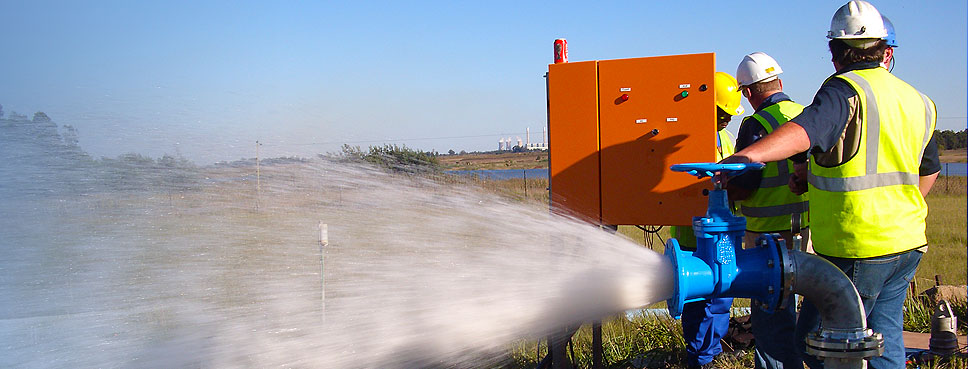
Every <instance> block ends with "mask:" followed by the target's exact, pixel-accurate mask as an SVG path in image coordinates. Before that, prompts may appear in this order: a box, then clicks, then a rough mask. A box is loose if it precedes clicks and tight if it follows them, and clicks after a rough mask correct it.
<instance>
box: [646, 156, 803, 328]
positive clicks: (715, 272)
mask: <svg viewBox="0 0 968 369" xmlns="http://www.w3.org/2000/svg"><path fill="white" fill-rule="evenodd" d="M763 166H764V165H763V164H762V163H750V164H715V163H689V164H676V165H673V166H672V167H671V169H672V170H673V171H676V172H686V173H688V174H692V175H694V176H697V177H699V178H704V177H714V175H715V174H716V173H722V174H725V175H726V176H735V175H738V174H740V173H743V172H745V171H747V170H759V169H762V168H763ZM713 179H715V178H713ZM714 183H715V188H714V189H713V190H712V191H710V192H709V206H708V208H707V210H706V215H705V216H697V217H693V218H692V228H693V232H694V233H695V235H696V244H697V245H696V250H695V251H688V250H682V248H681V247H680V245H679V241H678V240H677V239H675V238H671V239H669V241H667V242H666V246H665V255H666V256H667V257H668V258H669V259H670V260H671V261H672V266H673V268H674V270H675V283H674V286H675V289H674V292H673V295H672V297H671V298H669V300H667V301H666V302H667V305H668V307H669V314H670V315H672V316H673V317H676V318H678V317H679V316H681V315H682V308H683V305H685V304H686V303H688V302H693V301H702V300H704V299H707V298H715V297H741V298H751V299H755V300H754V301H756V303H758V304H760V307H761V308H762V309H764V310H766V311H768V312H772V311H774V310H775V309H776V308H778V307H779V304H780V302H781V301H784V299H782V297H783V296H781V295H783V294H784V293H786V292H787V291H786V290H785V289H784V288H783V279H784V270H783V269H785V268H784V266H785V265H784V264H783V262H782V261H783V259H789V258H788V257H784V256H785V255H783V254H785V251H786V245H785V242H784V241H783V239H782V238H780V237H779V236H778V235H775V236H773V237H760V238H759V239H757V241H756V245H755V246H753V247H750V246H747V248H746V249H744V248H743V247H742V245H743V236H744V234H745V232H746V218H743V217H737V216H735V215H733V212H732V210H731V209H730V207H729V199H728V198H727V196H726V190H724V189H723V188H722V185H721V184H720V183H717V182H715V181H714Z"/></svg>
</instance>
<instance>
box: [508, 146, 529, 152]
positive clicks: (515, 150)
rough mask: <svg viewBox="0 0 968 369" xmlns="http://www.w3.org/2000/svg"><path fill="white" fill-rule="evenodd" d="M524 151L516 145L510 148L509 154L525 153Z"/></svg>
mask: <svg viewBox="0 0 968 369" xmlns="http://www.w3.org/2000/svg"><path fill="white" fill-rule="evenodd" d="M525 151H527V150H525V148H524V147H522V146H520V145H516V146H514V147H512V148H511V152H525Z"/></svg>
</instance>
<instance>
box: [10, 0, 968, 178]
mask: <svg viewBox="0 0 968 369" xmlns="http://www.w3.org/2000/svg"><path fill="white" fill-rule="evenodd" d="M844 2H845V1H844V0H837V1H810V2H806V1H804V2H779V1H772V2H768V1H747V2H735V3H734V2H704V1H693V2H645V1H627V2H586V1H574V2H571V1H569V2H541V3H538V2H522V1H514V2H511V1H487V2H456V1H439V2H370V1H357V2H329V1H304V2H299V1H277V2H247V1H204V2H196V1H91V2H82V1H3V2H0V14H4V17H3V19H2V20H0V47H2V48H3V50H4V52H3V53H2V54H0V55H2V56H0V86H3V87H2V88H0V104H2V105H3V107H4V111H5V112H6V113H8V114H9V113H10V112H11V111H16V112H18V113H21V114H27V115H32V114H33V113H34V112H36V111H44V112H46V113H47V114H48V115H49V116H51V117H52V118H53V119H54V120H55V121H56V122H58V123H59V124H70V125H73V126H75V127H77V128H78V130H79V133H80V142H81V145H82V146H83V147H84V149H85V150H87V151H89V152H91V153H92V154H94V155H96V156H111V157H113V156H117V155H119V154H122V153H127V152H137V153H142V154H146V155H149V156H152V157H159V156H161V155H163V154H166V153H168V154H181V155H184V156H186V157H188V158H190V159H192V160H195V161H196V162H199V163H201V164H205V163H211V162H214V161H218V160H235V159H238V158H242V157H254V156H255V141H256V140H259V141H260V142H263V143H264V146H263V147H262V155H264V156H287V155H298V156H310V155H313V154H314V153H319V152H332V151H336V150H338V148H339V146H340V143H344V142H346V143H351V144H353V145H360V146H363V147H366V146H369V145H378V144H381V143H384V142H387V143H395V144H405V145H407V146H409V147H413V148H418V149H422V150H437V151H440V152H446V151H447V150H449V149H454V150H457V151H460V150H467V151H473V150H493V149H496V148H497V141H498V139H499V138H500V137H508V136H512V137H516V136H522V138H523V136H524V132H525V129H526V128H529V127H530V128H531V132H532V140H535V141H537V140H540V132H541V127H542V126H544V125H545V123H546V112H545V87H544V79H543V78H542V75H543V74H544V73H545V72H546V71H547V64H548V63H550V62H552V43H553V41H554V39H556V38H566V39H567V40H568V45H569V54H570V55H569V56H570V60H572V61H582V60H595V59H598V60H603V59H616V58H631V57H643V56H659V55H670V54H687V53H698V52H715V53H716V55H717V69H718V70H722V71H727V72H730V73H733V72H735V69H736V65H737V64H738V63H739V61H740V60H741V59H742V57H743V55H745V54H747V53H750V52H753V51H764V52H766V53H768V54H770V55H772V56H773V57H774V58H776V59H777V60H778V61H779V63H780V65H781V66H782V67H783V69H784V71H785V73H784V74H783V76H782V78H783V80H784V87H785V88H786V92H787V93H788V94H789V95H791V96H792V97H793V98H794V100H798V101H800V102H804V103H807V102H809V101H810V100H811V99H812V97H813V94H814V92H816V89H817V88H818V87H819V86H820V83H821V82H822V81H823V80H824V79H825V78H826V77H827V76H828V75H829V74H831V73H832V72H833V67H832V66H831V64H830V62H829V53H828V51H827V49H826V39H825V37H824V36H825V34H826V30H827V29H828V27H829V24H830V23H829V22H830V17H831V16H832V15H833V13H834V11H835V10H836V9H837V8H838V7H839V6H840V5H842V4H843V3H844ZM873 3H874V5H875V6H877V7H878V9H879V10H881V12H882V13H884V14H885V15H887V16H888V17H890V18H891V20H892V21H893V22H894V25H895V27H896V28H897V32H898V42H899V43H900V47H899V48H898V49H897V50H896V53H895V55H896V58H897V66H896V68H895V69H894V73H895V74H896V75H898V76H899V77H901V78H902V79H904V80H906V81H908V82H909V83H911V84H912V85H914V86H915V87H917V88H918V89H920V90H921V91H922V92H924V93H926V94H928V95H929V96H931V97H932V98H933V99H934V100H935V102H936V103H937V105H938V110H939V115H940V117H941V119H940V120H939V128H940V129H952V130H960V129H964V128H965V117H966V115H968V113H966V100H968V97H966V89H968V87H966V86H968V83H966V70H968V66H966V65H968V62H966V55H968V48H966V46H968V39H966V37H968V36H966V35H968V28H966V16H968V9H966V3H965V2H964V1H932V2H911V1H875V2H873ZM744 104H745V102H744ZM747 109H748V110H751V109H749V106H747ZM736 126H738V120H736V119H734V122H733V124H732V125H731V127H730V129H731V130H733V131H735V129H736V128H737V127H736Z"/></svg>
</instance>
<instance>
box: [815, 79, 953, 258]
mask: <svg viewBox="0 0 968 369" xmlns="http://www.w3.org/2000/svg"><path fill="white" fill-rule="evenodd" d="M832 78H840V79H843V80H844V81H846V82H847V83H848V84H850V86H852V87H853V88H854V90H855V91H857V95H858V98H859V101H860V105H859V107H858V109H859V113H860V114H861V116H860V120H859V121H860V124H861V127H859V128H860V146H859V148H858V151H857V153H856V154H855V155H854V156H853V157H852V158H850V159H849V160H847V162H845V163H843V164H840V165H837V166H834V167H829V168H828V167H822V166H820V165H819V164H817V163H816V160H813V161H811V164H810V176H809V177H808V182H809V183H810V190H809V191H810V213H811V214H813V219H811V223H812V224H811V229H812V237H813V247H814V250H816V251H817V253H818V254H822V255H827V256H834V257H842V258H867V257H876V256H884V255H890V254H893V253H898V252H902V251H908V250H911V249H914V248H917V247H921V246H923V245H925V244H927V240H926V238H925V236H924V227H925V222H924V219H925V217H926V216H927V214H928V207H927V204H925V202H924V197H923V196H921V192H920V191H919V189H918V183H919V182H918V181H919V179H920V176H919V172H918V169H919V167H920V165H921V158H922V156H923V155H924V149H925V147H926V146H927V144H928V141H929V140H930V139H931V135H932V133H933V132H934V127H935V122H936V119H937V112H936V111H935V106H934V102H933V101H931V99H929V98H928V97H927V96H925V95H924V94H922V93H920V92H918V91H917V90H916V89H914V87H911V86H910V85H908V84H907V83H905V82H904V81H902V80H900V79H898V78H897V77H894V76H893V75H891V73H889V72H888V71H887V70H886V69H884V68H872V69H863V70H855V71H851V72H847V73H844V74H840V75H837V76H834V77H832Z"/></svg>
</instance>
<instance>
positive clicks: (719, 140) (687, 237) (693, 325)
mask: <svg viewBox="0 0 968 369" xmlns="http://www.w3.org/2000/svg"><path fill="white" fill-rule="evenodd" d="M713 91H714V92H715V100H716V130H717V132H716V160H722V159H723V158H725V157H727V156H730V155H732V154H733V137H732V135H731V134H730V133H729V131H727V130H726V126H728V125H729V121H730V120H732V118H733V116H734V115H740V114H743V106H742V104H741V102H742V97H741V96H740V93H739V84H738V83H737V82H736V78H733V76H731V75H729V73H725V72H716V74H715V75H714V77H713ZM670 232H671V233H672V236H673V237H675V238H677V239H678V241H679V245H680V246H681V247H682V248H683V249H692V250H695V249H696V235H695V234H693V230H692V227H671V229H670ZM732 306H733V299H732V298H731V297H725V298H710V299H706V300H704V301H696V302H690V303H687V304H685V306H683V309H682V335H683V338H684V339H685V340H686V358H687V360H688V361H689V367H690V368H713V367H714V363H713V359H714V358H715V357H716V355H719V354H720V353H722V352H723V348H722V345H721V344H720V340H722V338H723V336H725V335H726V333H727V331H728V330H729V309H730V308H731V307H732Z"/></svg>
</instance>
